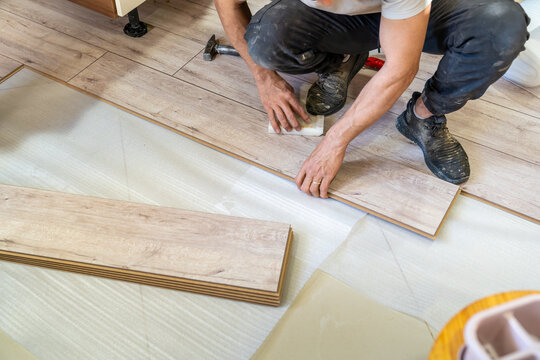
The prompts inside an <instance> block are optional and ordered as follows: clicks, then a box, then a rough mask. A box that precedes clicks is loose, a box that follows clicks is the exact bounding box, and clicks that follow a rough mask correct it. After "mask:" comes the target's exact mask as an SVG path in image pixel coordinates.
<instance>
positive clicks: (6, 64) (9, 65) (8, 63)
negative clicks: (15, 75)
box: [0, 55, 21, 79]
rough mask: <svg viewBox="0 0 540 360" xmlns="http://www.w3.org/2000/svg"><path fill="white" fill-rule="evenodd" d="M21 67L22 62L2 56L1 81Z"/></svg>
mask: <svg viewBox="0 0 540 360" xmlns="http://www.w3.org/2000/svg"><path fill="white" fill-rule="evenodd" d="M19 66H21V63H20V62H18V61H15V60H12V59H10V58H8V57H5V56H2V55H0V79H2V78H3V77H4V76H6V75H9V73H11V72H12V71H15V70H16V69H17V68H18V67H19Z"/></svg>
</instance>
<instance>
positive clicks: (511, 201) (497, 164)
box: [353, 113, 540, 222]
mask: <svg viewBox="0 0 540 360" xmlns="http://www.w3.org/2000/svg"><path fill="white" fill-rule="evenodd" d="M396 117H397V114H392V113H387V114H386V115H384V116H383V117H382V118H381V119H380V120H379V121H378V122H377V123H376V124H375V125H373V126H372V127H371V128H369V129H367V130H366V131H365V132H364V133H362V134H361V135H360V136H359V137H357V138H356V139H355V140H354V142H353V145H355V146H358V147H359V148H364V149H366V150H368V151H370V152H373V153H375V154H378V155H380V156H383V157H385V158H388V159H392V160H394V161H397V162H400V163H402V164H406V165H408V166H410V167H412V168H414V169H416V170H418V171H422V172H425V173H426V174H429V173H430V171H429V169H428V168H427V166H426V165H425V163H424V158H423V155H422V152H421V151H420V149H419V148H418V146H416V145H415V144H414V143H412V142H411V141H409V140H407V139H405V138H404V137H403V136H402V135H401V134H399V133H398V132H397V131H396V129H395V125H394V122H395V119H396ZM457 138H458V140H459V141H460V143H461V144H462V145H463V147H464V148H465V151H466V152H467V154H468V156H469V161H470V164H471V177H470V179H469V180H468V181H467V182H466V183H465V184H462V186H461V188H462V191H463V192H464V193H466V194H469V195H472V196H474V197H477V198H479V199H482V200H484V201H487V202H490V203H492V204H495V205H497V206H499V207H501V208H504V209H505V210H507V211H510V212H513V213H516V214H517V215H519V216H522V217H525V218H528V219H530V220H533V221H535V222H539V221H540V192H538V191H537V189H538V179H540V166H539V165H536V164H533V163H531V162H528V161H523V160H520V159H518V158H516V157H514V156H510V155H507V154H504V153H501V152H499V151H497V150H493V149H490V148H488V147H486V146H483V145H479V144H477V143H474V142H472V141H469V140H467V139H464V138H461V137H457ZM518 179H519V180H518Z"/></svg>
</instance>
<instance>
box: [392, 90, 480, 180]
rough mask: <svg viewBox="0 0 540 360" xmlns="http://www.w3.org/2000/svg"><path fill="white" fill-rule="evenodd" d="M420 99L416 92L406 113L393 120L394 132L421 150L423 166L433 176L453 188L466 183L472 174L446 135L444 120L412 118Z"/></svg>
mask: <svg viewBox="0 0 540 360" xmlns="http://www.w3.org/2000/svg"><path fill="white" fill-rule="evenodd" d="M420 95H421V94H420V93H419V92H415V93H414V94H413V96H412V98H411V99H410V100H409V102H408V103H407V109H406V110H405V111H404V112H403V113H402V114H401V115H399V117H398V118H397V120H396V127H397V129H398V130H399V132H400V133H401V134H402V135H403V136H405V137H406V138H407V139H409V140H411V141H414V142H415V143H416V145H418V146H420V149H422V151H423V152H424V160H425V162H426V165H427V167H428V168H429V170H431V172H433V174H435V176H437V177H438V178H441V179H443V180H445V181H448V182H451V183H453V184H461V183H462V182H465V181H467V179H469V175H470V172H471V170H470V167H469V158H468V157H467V154H466V153H465V150H464V149H463V147H462V146H461V144H460V143H459V142H458V141H457V140H456V139H455V138H454V137H453V136H452V134H450V132H449V131H448V128H447V127H446V117H445V116H444V115H441V116H431V117H428V118H426V119H420V118H417V117H416V116H415V115H414V110H413V109H414V104H415V103H416V100H418V98H419V97H420Z"/></svg>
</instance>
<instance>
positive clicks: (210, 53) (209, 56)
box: [203, 35, 217, 61]
mask: <svg viewBox="0 0 540 360" xmlns="http://www.w3.org/2000/svg"><path fill="white" fill-rule="evenodd" d="M216 47H217V41H216V35H212V37H210V40H208V42H207V43H206V47H205V48H204V53H203V60H204V61H212V60H213V59H214V56H216V54H217V50H216Z"/></svg>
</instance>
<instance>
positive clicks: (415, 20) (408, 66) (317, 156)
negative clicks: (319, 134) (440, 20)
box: [295, 6, 431, 198]
mask: <svg viewBox="0 0 540 360" xmlns="http://www.w3.org/2000/svg"><path fill="white" fill-rule="evenodd" d="M430 9H431V6H428V7H427V8H426V9H425V10H424V11H422V12H421V13H419V14H417V15H415V16H413V17H411V18H408V19H404V20H389V19H386V18H384V17H383V18H381V26H380V32H379V37H380V42H381V47H382V49H383V51H384V53H385V55H386V62H385V64H384V66H383V67H382V69H381V70H380V71H379V72H378V73H377V74H376V75H375V76H373V78H372V79H371V80H370V81H369V82H368V83H367V85H366V86H365V87H364V88H363V89H362V91H361V92H360V95H358V97H357V98H356V100H355V101H354V103H353V105H352V106H351V107H350V108H349V110H347V112H346V113H345V115H343V117H342V118H341V119H340V120H339V121H338V122H337V123H336V124H334V126H332V127H331V128H330V130H328V132H327V134H326V136H325V138H324V139H323V140H322V141H321V142H320V143H319V145H318V146H317V148H316V149H315V151H313V153H312V154H311V155H310V156H309V158H308V159H307V160H306V161H305V162H304V164H303V166H302V168H301V169H300V172H299V173H298V175H297V176H296V178H295V182H296V184H297V186H298V188H299V189H300V190H302V191H303V192H305V193H307V194H309V195H313V196H316V197H319V196H320V197H323V198H327V197H328V194H327V192H328V187H329V185H330V183H331V182H332V180H333V179H334V177H335V176H336V174H337V172H338V170H339V168H340V167H341V164H342V163H343V158H344V157H345V150H346V149H347V146H348V145H349V143H350V142H351V141H352V140H353V139H354V138H355V137H357V136H358V135H359V134H360V133H361V132H362V131H364V130H365V129H367V128H368V127H370V126H371V125H372V124H374V123H375V122H376V121H377V120H379V118H380V117H381V116H382V115H384V114H385V113H386V112H387V111H388V110H389V109H390V107H391V106H392V104H394V103H395V102H396V100H397V99H398V98H399V97H400V96H401V94H403V92H404V91H405V90H406V89H407V87H408V86H409V85H410V84H411V82H412V80H413V79H414V76H415V75H416V73H417V72H418V66H419V63H420V55H421V53H422V48H423V46H424V39H425V36H426V30H427V24H428V21H429V12H430ZM319 184H320V185H319Z"/></svg>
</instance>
